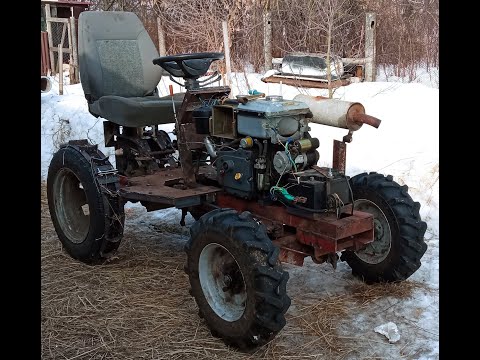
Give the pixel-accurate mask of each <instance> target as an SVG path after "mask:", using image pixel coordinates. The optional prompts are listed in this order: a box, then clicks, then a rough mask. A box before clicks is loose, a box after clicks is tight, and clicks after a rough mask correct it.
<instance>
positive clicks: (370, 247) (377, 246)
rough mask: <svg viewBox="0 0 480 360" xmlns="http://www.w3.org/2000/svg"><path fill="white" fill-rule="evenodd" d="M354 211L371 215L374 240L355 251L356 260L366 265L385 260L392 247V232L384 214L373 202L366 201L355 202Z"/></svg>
mask: <svg viewBox="0 0 480 360" xmlns="http://www.w3.org/2000/svg"><path fill="white" fill-rule="evenodd" d="M355 210H358V211H364V212H368V213H370V214H372V215H373V226H374V236H375V240H374V241H373V242H371V243H369V244H367V246H366V247H365V248H363V249H362V250H358V251H355V254H356V255H357V256H358V258H359V259H360V260H362V261H364V262H366V263H368V264H372V265H376V264H379V263H381V262H382V261H383V260H385V259H386V258H387V256H388V254H389V253H390V249H391V247H392V231H391V229H390V224H389V223H388V220H387V217H386V216H385V213H384V212H383V211H382V209H380V208H379V207H378V206H377V205H376V204H375V203H374V202H372V201H370V200H367V199H358V200H355Z"/></svg>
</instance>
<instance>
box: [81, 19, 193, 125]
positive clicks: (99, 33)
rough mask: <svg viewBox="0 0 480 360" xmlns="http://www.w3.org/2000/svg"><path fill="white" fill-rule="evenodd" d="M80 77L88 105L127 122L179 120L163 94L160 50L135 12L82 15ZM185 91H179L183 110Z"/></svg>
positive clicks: (178, 101)
mask: <svg viewBox="0 0 480 360" xmlns="http://www.w3.org/2000/svg"><path fill="white" fill-rule="evenodd" d="M78 55H79V67H80V79H81V82H82V88H83V92H84V93H85V98H86V99H87V101H88V110H89V111H90V113H91V114H92V115H94V116H96V117H98V116H100V117H102V118H104V119H107V120H109V121H112V122H114V123H116V124H119V125H122V126H127V127H143V126H148V125H156V124H167V123H173V122H175V118H174V116H173V104H172V99H171V97H170V96H165V97H163V98H160V97H159V96H158V91H157V85H158V83H159V82H160V78H161V75H162V71H163V70H162V69H161V68H160V66H157V65H154V64H153V63H152V60H153V59H155V58H157V57H158V56H159V55H158V52H157V49H156V48H155V45H154V44H153V42H152V39H151V38H150V36H149V35H148V33H147V32H146V30H145V28H144V27H143V24H142V22H141V21H140V19H139V18H138V17H137V15H135V14H134V13H131V12H123V11H84V12H82V13H81V14H80V17H79V20H78ZM184 95H185V93H178V94H175V95H174V103H175V108H176V110H177V112H178V110H179V108H180V105H181V103H182V101H183V97H184Z"/></svg>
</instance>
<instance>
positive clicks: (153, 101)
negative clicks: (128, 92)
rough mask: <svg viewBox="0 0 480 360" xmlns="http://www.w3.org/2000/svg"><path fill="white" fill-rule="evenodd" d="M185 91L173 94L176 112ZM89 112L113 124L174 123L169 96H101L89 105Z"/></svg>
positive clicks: (137, 125)
mask: <svg viewBox="0 0 480 360" xmlns="http://www.w3.org/2000/svg"><path fill="white" fill-rule="evenodd" d="M184 96H185V93H178V94H174V95H173V99H174V103H175V110H176V112H177V113H178V110H179V109H180V106H181V105H182V101H183V97H184ZM89 110H90V112H91V113H93V114H96V115H98V116H101V117H102V118H104V119H107V120H110V121H112V122H114V123H115V124H118V125H121V126H128V127H142V126H149V125H157V124H168V123H174V122H175V117H174V115H173V104H172V98H171V96H164V97H160V98H159V97H158V96H156V95H153V96H143V97H121V96H116V95H106V96H102V97H101V98H100V99H98V100H97V101H95V102H94V103H93V104H91V105H89Z"/></svg>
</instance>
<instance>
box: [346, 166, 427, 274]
mask: <svg viewBox="0 0 480 360" xmlns="http://www.w3.org/2000/svg"><path fill="white" fill-rule="evenodd" d="M350 183H351V187H352V191H353V197H354V199H355V210H359V211H364V212H368V213H371V214H373V216H374V220H373V223H374V236H375V240H374V241H373V242H372V243H370V244H368V245H367V246H366V247H365V248H363V249H361V250H358V251H344V252H343V254H342V257H341V259H342V260H344V261H346V262H347V263H348V265H350V267H351V268H352V273H353V275H355V276H357V277H360V278H362V279H363V280H365V281H367V282H381V281H387V282H393V281H401V280H405V279H407V278H408V277H410V276H411V275H412V274H413V273H414V272H415V271H417V270H418V268H419V267H420V265H421V262H420V259H421V258H422V256H423V254H424V253H425V251H426V250H427V244H426V243H425V241H424V234H425V230H426V229H427V224H426V223H425V222H424V221H422V220H421V218H420V213H419V210H420V203H418V202H414V201H413V200H412V198H411V197H410V195H409V194H408V192H407V191H408V187H407V186H406V185H404V186H400V185H399V184H398V183H396V182H395V181H393V178H392V176H391V175H389V176H384V175H381V174H377V173H374V172H372V173H370V174H367V173H363V174H359V175H356V176H354V177H353V178H351V179H350Z"/></svg>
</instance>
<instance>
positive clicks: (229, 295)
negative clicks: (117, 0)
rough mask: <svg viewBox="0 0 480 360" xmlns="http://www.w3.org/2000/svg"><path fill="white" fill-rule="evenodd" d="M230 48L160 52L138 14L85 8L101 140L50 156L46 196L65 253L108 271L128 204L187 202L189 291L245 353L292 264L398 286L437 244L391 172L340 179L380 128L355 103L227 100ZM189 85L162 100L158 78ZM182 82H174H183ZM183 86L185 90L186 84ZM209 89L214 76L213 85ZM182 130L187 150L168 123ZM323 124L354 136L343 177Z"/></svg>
mask: <svg viewBox="0 0 480 360" xmlns="http://www.w3.org/2000/svg"><path fill="white" fill-rule="evenodd" d="M221 59H223V54H221V53H197V54H181V55H175V56H163V57H158V53H157V51H156V49H155V46H154V44H153V42H152V40H151V39H150V37H149V36H148V34H147V32H146V31H145V29H144V27H143V26H142V23H141V22H140V20H139V19H138V18H137V16H136V15H134V14H133V13H128V12H93V11H89V12H83V13H82V14H81V15H80V19H79V65H80V74H81V82H82V86H83V90H84V93H85V97H86V99H87V101H88V108H89V111H90V113H91V114H93V115H94V116H96V117H102V118H104V119H106V121H104V135H105V146H107V147H113V148H114V149H115V162H116V168H115V167H113V166H112V164H111V163H110V162H109V160H108V157H106V156H105V155H104V154H103V153H102V152H101V151H100V150H98V148H97V145H92V144H89V143H88V141H87V140H75V141H69V142H68V144H64V145H63V146H61V148H60V149H59V150H58V152H56V154H55V155H54V156H53V159H52V161H51V164H50V168H49V172H48V202H49V208H50V213H51V217H52V221H53V224H54V226H55V229H56V232H57V234H58V237H59V238H60V240H61V242H62V244H63V246H64V248H65V250H66V251H67V252H68V253H69V254H70V255H71V256H72V257H73V258H75V259H78V260H80V261H83V262H86V263H101V262H103V261H104V260H105V259H106V258H108V257H109V256H111V254H112V253H114V252H115V251H116V250H117V248H118V246H119V244H120V240H121V239H122V235H123V226H124V219H125V215H124V211H123V206H124V203H125V202H127V201H131V202H140V203H141V204H142V205H143V206H145V208H146V209H147V210H148V211H153V210H158V209H164V208H168V207H176V208H178V209H181V210H182V214H183V216H182V225H184V219H185V216H186V214H187V212H190V213H191V215H192V216H193V217H194V218H195V219H196V222H195V223H194V224H193V225H192V226H191V228H190V234H191V236H190V239H189V240H188V242H187V243H186V245H185V251H186V253H187V261H186V266H185V271H186V273H187V274H188V276H189V280H190V284H191V290H190V293H191V295H192V296H193V297H194V298H195V301H196V303H197V305H198V308H199V314H200V316H201V317H203V318H204V319H205V322H206V324H207V326H208V327H209V328H210V330H211V332H212V334H213V335H215V336H218V337H220V338H222V339H223V340H224V341H225V342H226V343H227V344H230V345H232V346H235V347H238V348H241V349H247V348H253V347H255V346H259V345H262V344H265V343H266V342H267V341H269V340H270V339H272V338H273V337H274V336H275V335H276V334H277V333H278V332H279V331H280V330H281V329H282V328H283V327H284V325H285V317H284V314H285V312H286V311H287V309H288V308H289V306H290V298H289V297H288V295H287V292H286V284H287V280H288V277H289V276H288V273H287V272H286V271H284V270H283V269H282V266H281V262H288V263H291V264H295V265H303V262H304V258H305V257H311V258H312V259H313V261H314V262H315V263H319V264H320V263H323V262H328V263H331V264H332V265H333V267H335V266H336V264H337V260H338V259H339V257H338V255H337V254H339V253H341V256H340V259H341V260H343V261H346V262H347V263H348V265H349V266H350V267H351V268H352V272H353V274H354V275H356V276H358V277H360V278H362V279H363V280H365V281H367V282H377V281H400V280H405V279H407V278H408V277H409V276H410V275H412V274H413V273H414V272H415V271H416V270H417V269H418V268H419V267H420V259H421V257H422V256H423V254H424V253H425V250H426V248H427V246H426V244H425V242H424V233H425V230H426V227H427V226H426V223H425V222H423V221H422V220H421V218H420V215H419V209H420V204H419V203H418V202H414V201H413V200H412V198H411V197H410V195H409V194H408V188H407V186H405V185H403V186H400V185H399V184H398V183H396V182H395V181H394V180H393V179H392V176H390V175H389V176H384V175H381V174H377V173H369V174H368V173H362V174H359V175H356V176H354V177H352V178H349V177H348V176H346V175H345V156H346V146H347V143H348V142H350V141H351V140H352V134H353V132H354V131H356V130H359V129H360V128H361V127H362V126H363V125H364V124H367V125H370V126H373V127H378V126H379V125H380V120H378V119H376V118H374V117H372V116H369V115H366V114H365V109H364V107H363V106H362V105H361V104H359V103H352V102H346V101H341V100H333V99H324V98H318V97H317V98H314V97H310V96H306V95H298V96H296V97H295V98H294V99H293V100H286V99H283V98H282V97H281V96H264V94H259V93H251V94H245V95H240V96H236V97H235V98H230V97H229V94H230V91H231V90H230V88H229V87H226V86H210V87H207V85H211V84H213V83H217V82H218V80H219V79H220V75H218V73H217V72H214V73H213V74H211V75H210V76H209V77H207V78H205V75H206V73H207V71H208V69H209V67H210V65H211V63H212V62H214V61H216V60H221ZM163 71H166V72H167V73H169V74H170V78H171V80H172V81H174V82H176V83H179V84H181V85H182V86H184V87H185V90H186V91H185V92H184V93H177V94H173V93H172V94H171V96H166V97H159V95H158V92H157V84H158V83H159V81H160V77H161V75H162V72H163ZM173 77H175V78H176V79H174V78H173ZM180 78H183V81H182V80H180ZM202 79H203V80H202ZM168 123H174V124H175V130H174V134H175V135H176V140H171V138H170V136H169V135H168V134H167V133H166V132H165V131H163V130H160V129H159V125H161V124H168ZM310 123H316V124H322V125H328V126H335V127H339V128H344V129H346V130H348V133H347V134H346V135H345V136H344V137H343V141H337V140H335V141H334V142H333V162H332V167H331V168H330V167H320V166H317V161H318V160H319V148H320V143H319V140H318V139H317V138H314V137H311V136H310V134H309V130H310V128H309V124H310Z"/></svg>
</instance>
